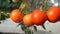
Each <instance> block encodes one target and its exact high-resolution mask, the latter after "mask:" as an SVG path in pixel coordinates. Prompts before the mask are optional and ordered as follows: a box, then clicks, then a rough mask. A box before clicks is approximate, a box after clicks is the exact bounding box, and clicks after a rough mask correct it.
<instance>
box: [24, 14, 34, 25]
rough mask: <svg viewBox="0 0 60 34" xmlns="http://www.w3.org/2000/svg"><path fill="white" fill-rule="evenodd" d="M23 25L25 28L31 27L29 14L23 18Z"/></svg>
mask: <svg viewBox="0 0 60 34" xmlns="http://www.w3.org/2000/svg"><path fill="white" fill-rule="evenodd" d="M23 23H24V24H25V25H27V26H32V25H33V23H32V21H31V14H27V15H25V16H24V17H23Z"/></svg>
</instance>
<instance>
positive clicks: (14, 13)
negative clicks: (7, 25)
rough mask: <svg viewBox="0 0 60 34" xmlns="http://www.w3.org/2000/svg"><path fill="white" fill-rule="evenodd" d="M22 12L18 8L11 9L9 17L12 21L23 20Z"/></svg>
mask: <svg viewBox="0 0 60 34" xmlns="http://www.w3.org/2000/svg"><path fill="white" fill-rule="evenodd" d="M23 16H24V15H23V14H22V13H21V11H19V10H18V9H15V10H13V11H12V12H11V13H10V18H11V20H12V21H14V22H16V23H19V22H20V21H22V20H23Z"/></svg>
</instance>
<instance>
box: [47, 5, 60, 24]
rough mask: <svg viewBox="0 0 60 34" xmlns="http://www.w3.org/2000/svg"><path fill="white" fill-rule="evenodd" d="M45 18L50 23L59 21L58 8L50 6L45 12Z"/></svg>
mask: <svg viewBox="0 0 60 34" xmlns="http://www.w3.org/2000/svg"><path fill="white" fill-rule="evenodd" d="M47 17H48V20H49V21H50V22H53V23H55V22H57V21H58V19H59V7H57V6H52V7H51V8H50V9H49V10H48V11H47Z"/></svg>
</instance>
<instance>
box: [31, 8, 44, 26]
mask: <svg viewBox="0 0 60 34" xmlns="http://www.w3.org/2000/svg"><path fill="white" fill-rule="evenodd" d="M31 20H32V22H33V23H34V24H35V25H43V24H44V23H45V15H44V12H42V11H41V10H39V9H35V10H34V11H33V12H32V15H31Z"/></svg>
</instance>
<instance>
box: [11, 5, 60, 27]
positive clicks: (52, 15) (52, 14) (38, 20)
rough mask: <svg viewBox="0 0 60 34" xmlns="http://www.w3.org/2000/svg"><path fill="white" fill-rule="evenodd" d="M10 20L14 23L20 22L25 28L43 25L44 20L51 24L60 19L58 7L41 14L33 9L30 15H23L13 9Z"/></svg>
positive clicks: (38, 10)
mask: <svg viewBox="0 0 60 34" xmlns="http://www.w3.org/2000/svg"><path fill="white" fill-rule="evenodd" d="M10 18H11V19H12V20H13V21H14V22H18V23H19V22H21V21H23V23H24V24H25V25H27V26H32V25H34V24H35V25H43V24H44V23H45V21H46V20H48V21H49V22H51V23H55V22H57V21H58V20H59V19H60V11H59V7H57V6H52V7H51V8H50V9H49V10H48V11H47V12H43V11H41V10H40V9H35V10H33V11H32V13H30V14H26V15H23V13H21V11H20V10H18V9H15V10H13V11H12V12H11V13H10Z"/></svg>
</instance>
